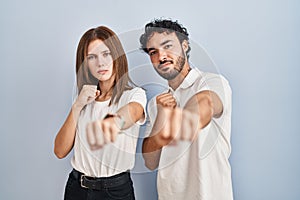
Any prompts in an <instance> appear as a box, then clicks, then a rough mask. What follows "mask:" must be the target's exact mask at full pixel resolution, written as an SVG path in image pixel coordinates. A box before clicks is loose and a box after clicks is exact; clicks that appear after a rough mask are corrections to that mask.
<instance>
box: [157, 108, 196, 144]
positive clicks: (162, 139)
mask: <svg viewBox="0 0 300 200" xmlns="http://www.w3.org/2000/svg"><path fill="white" fill-rule="evenodd" d="M199 121H200V120H199V115H198V114H196V113H193V112H191V111H189V110H184V109H181V108H178V107H176V108H169V107H163V106H160V105H158V112H157V118H156V122H155V123H156V125H155V128H156V130H155V132H156V134H155V135H153V137H154V138H153V139H154V140H155V141H156V143H157V144H159V145H160V146H166V145H169V144H170V145H174V144H176V143H177V141H179V140H187V141H193V140H194V139H195V138H196V137H197V133H198V130H199V127H200V124H199ZM155 132H154V133H155Z"/></svg>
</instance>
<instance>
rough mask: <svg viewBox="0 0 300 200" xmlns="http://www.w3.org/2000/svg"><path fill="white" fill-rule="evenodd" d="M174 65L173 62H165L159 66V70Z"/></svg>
mask: <svg viewBox="0 0 300 200" xmlns="http://www.w3.org/2000/svg"><path fill="white" fill-rule="evenodd" d="M170 64H173V61H164V62H161V63H160V64H159V65H158V69H161V70H164V68H166V67H168V65H170Z"/></svg>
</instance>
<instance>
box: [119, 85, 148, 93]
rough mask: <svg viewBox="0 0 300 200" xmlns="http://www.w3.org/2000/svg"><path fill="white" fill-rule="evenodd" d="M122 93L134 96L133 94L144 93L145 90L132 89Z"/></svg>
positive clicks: (139, 88)
mask: <svg viewBox="0 0 300 200" xmlns="http://www.w3.org/2000/svg"><path fill="white" fill-rule="evenodd" d="M124 93H128V94H134V93H146V91H145V89H143V88H141V87H138V86H136V87H133V88H131V89H128V90H125V91H124Z"/></svg>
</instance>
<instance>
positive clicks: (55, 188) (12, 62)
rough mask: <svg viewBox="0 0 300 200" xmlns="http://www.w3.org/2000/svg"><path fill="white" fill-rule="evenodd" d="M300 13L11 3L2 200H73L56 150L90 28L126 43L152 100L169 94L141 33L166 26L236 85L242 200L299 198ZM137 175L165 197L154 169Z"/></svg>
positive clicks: (4, 43) (144, 190)
mask: <svg viewBox="0 0 300 200" xmlns="http://www.w3.org/2000/svg"><path fill="white" fill-rule="evenodd" d="M299 11H300V3H299V1H298V0H244V1H238V0H228V1H217V0H211V1H202V0H200V1H199V0H194V1H174V0H172V1H171V0H170V1H161V0H153V1H129V0H127V1H122V0H111V1H100V0H94V1H71V0H65V1H38V0H28V1H21V0H18V1H17V0H9V1H8V0H1V2H0V25H1V26H0V27H1V37H0V55H1V65H0V67H1V73H0V74H1V75H0V76H1V79H0V82H1V84H0V87H1V90H0V94H1V98H0V105H1V114H0V123H1V140H0V157H1V165H0V172H1V176H0V177H1V178H0V179H1V181H0V199H12V200H17V199H30V200H38V199H43V200H56V199H62V198H63V191H64V186H65V183H66V180H67V176H68V173H69V172H70V170H71V165H70V158H71V155H72V154H70V155H69V156H68V157H67V158H65V159H63V160H58V159H57V158H56V157H55V155H54V153H53V142H54V138H55V135H56V133H57V131H58V130H59V128H60V127H61V125H62V124H63V122H64V120H65V118H66V116H67V114H68V112H69V110H70V107H71V105H72V101H73V89H74V85H75V52H76V47H77V44H78V42H79V39H80V37H81V36H82V34H83V33H84V32H85V31H86V30H87V29H89V28H91V27H96V26H99V25H106V26H108V27H110V28H112V29H113V30H114V31H115V32H116V33H117V34H118V35H119V36H120V38H121V40H122V43H123V44H124V47H125V49H126V52H127V53H128V58H129V63H130V67H131V68H130V70H131V73H132V76H133V77H134V80H135V81H136V82H138V83H139V84H143V83H144V86H145V87H146V88H148V89H149V88H151V89H149V90H148V93H147V95H148V97H149V98H150V97H151V96H152V95H153V94H154V93H155V92H157V91H158V90H160V89H161V87H163V85H164V82H163V81H162V80H161V79H160V78H159V77H157V75H156V74H155V72H154V70H153V69H152V67H151V65H150V60H149V58H148V57H147V55H146V54H144V53H142V52H140V51H139V50H138V47H139V43H138V36H139V33H140V32H141V30H142V28H143V26H144V25H145V24H146V23H147V22H149V21H150V20H152V19H154V18H160V17H167V18H172V19H177V20H179V22H180V23H182V24H183V25H184V26H185V27H187V29H188V31H189V33H190V38H191V40H192V41H193V42H194V48H192V55H191V59H192V60H193V59H194V61H195V63H196V64H197V67H199V68H200V69H204V70H209V69H211V70H212V71H214V72H215V71H217V72H218V73H221V74H222V75H224V76H225V77H226V78H227V79H228V80H229V82H230V84H231V87H232V90H233V113H232V138H231V142H232V154H231V157H230V162H231V166H232V180H233V189H234V196H235V199H237V200H253V199H255V200H267V199H273V200H281V199H288V200H297V199H300V190H299V188H300V182H299V178H300V170H299V169H300V156H299V152H300V145H299V144H300V131H299V127H298V125H299V116H298V113H299V112H300V106H299V97H300V90H299V88H298V87H299V86H300V80H299V78H297V77H298V76H299V73H300V65H299V64H300V57H299V53H300V37H299V35H300V14H299V13H300V12H299ZM201 48H202V49H201ZM204 50H205V51H204ZM205 53H207V55H206V54H205ZM208 55H209V56H210V57H207V56H208ZM209 59H211V60H209ZM209 65H211V66H212V65H214V67H211V66H209ZM134 67H137V68H135V70H133V69H134ZM145 70H148V71H145ZM144 78H145V79H144ZM151 80H152V81H153V82H151ZM143 130H144V127H142V128H141V134H142V132H143ZM140 148H141V140H139V145H138V147H137V151H138V152H140V151H141V150H140ZM134 172H135V173H133V180H134V186H135V192H136V197H137V199H138V200H155V199H156V198H157V194H156V185H155V181H156V180H155V172H152V173H150V172H148V171H147V170H146V169H144V167H143V160H142V159H141V157H140V153H138V155H137V162H136V166H135V169H134ZM186 187H193V186H192V185H189V186H186Z"/></svg>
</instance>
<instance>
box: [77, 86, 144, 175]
mask: <svg viewBox="0 0 300 200" xmlns="http://www.w3.org/2000/svg"><path fill="white" fill-rule="evenodd" d="M109 101H110V100H108V101H104V102H98V101H94V102H92V103H90V104H88V105H86V107H85V109H83V110H82V111H81V113H80V116H79V119H78V124H77V130H76V136H75V143H74V156H73V158H72V160H71V164H72V166H73V168H74V169H76V170H78V171H80V172H82V173H84V174H85V175H88V176H93V177H108V176H113V175H116V174H119V173H121V172H124V171H127V170H131V169H132V168H133V166H134V161H135V151H136V145H137V139H138V135H139V125H141V124H143V123H144V122H145V119H143V120H141V121H139V122H137V123H135V124H134V125H133V126H131V127H130V128H128V129H126V130H122V132H121V133H119V135H118V136H117V139H116V141H115V142H113V143H110V144H106V145H104V147H102V148H101V149H99V150H96V151H91V150H90V148H89V145H88V143H87V139H86V125H87V123H90V122H92V121H95V120H97V119H103V118H104V117H105V115H106V114H107V113H116V112H117V111H118V110H119V109H120V108H121V107H123V106H124V105H126V104H128V103H130V102H137V103H139V104H140V105H141V106H142V107H143V108H144V113H145V116H146V111H145V106H146V103H147V99H146V94H145V91H144V90H143V89H141V88H138V87H136V88H133V89H131V90H126V91H124V92H123V94H122V96H121V98H120V100H119V102H118V103H117V104H115V105H114V104H112V105H111V106H108V104H109Z"/></svg>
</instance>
